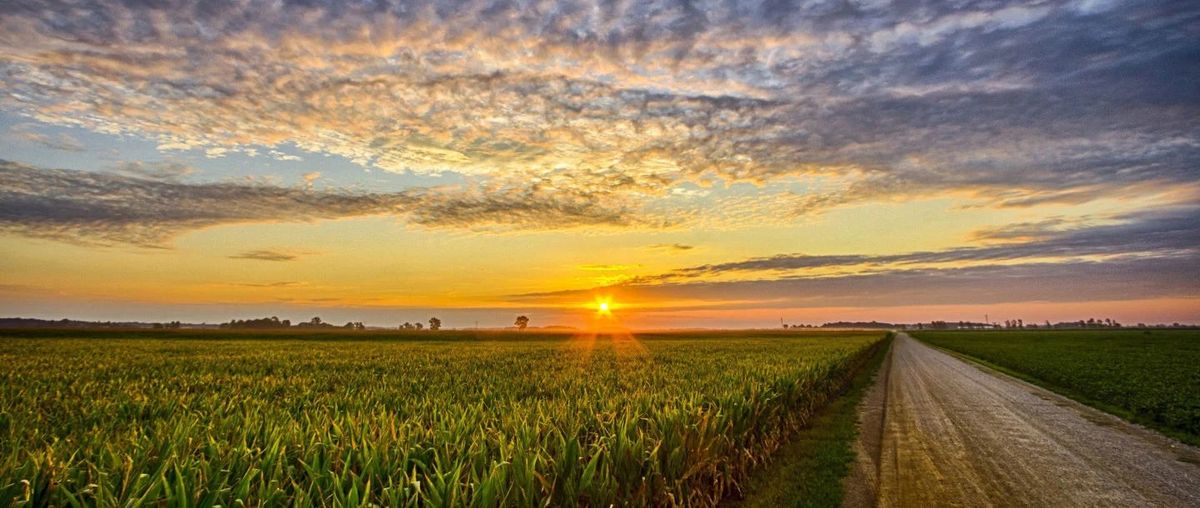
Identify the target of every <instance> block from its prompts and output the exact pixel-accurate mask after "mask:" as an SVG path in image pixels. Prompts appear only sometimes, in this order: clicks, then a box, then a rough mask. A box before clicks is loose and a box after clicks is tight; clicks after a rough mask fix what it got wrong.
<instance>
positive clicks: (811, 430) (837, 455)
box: [722, 336, 892, 508]
mask: <svg viewBox="0 0 1200 508" xmlns="http://www.w3.org/2000/svg"><path fill="white" fill-rule="evenodd" d="M891 345H892V337H891V336H889V337H888V338H887V339H885V340H884V341H883V342H881V343H880V344H879V346H878V347H877V348H876V350H875V352H874V353H873V354H872V355H871V357H870V358H869V359H868V360H867V361H866V362H865V363H864V364H863V365H862V366H861V367H860V368H859V369H858V371H857V372H856V373H855V374H854V376H853V377H852V378H850V380H849V381H848V383H847V384H846V387H845V389H844V392H843V393H842V394H841V395H840V396H839V397H837V398H835V399H833V401H832V402H830V403H829V405H827V406H826V407H825V408H824V409H823V410H822V411H821V412H820V413H819V414H818V416H817V417H816V418H814V419H813V420H812V423H811V425H809V426H808V427H806V428H804V429H803V430H801V431H800V432H799V433H797V434H796V435H794V436H793V437H792V439H791V440H790V441H789V442H788V443H787V444H786V445H784V446H783V447H782V448H780V449H779V450H778V451H777V452H776V453H775V454H774V455H773V456H772V458H771V460H772V462H771V463H770V464H768V465H766V466H765V467H764V468H763V469H762V470H760V471H758V472H757V473H756V474H754V475H753V476H751V477H750V480H749V481H748V482H747V483H746V485H745V489H744V491H745V492H746V496H745V497H744V498H742V499H727V500H726V501H725V502H724V503H722V506H726V507H731V508H760V507H762V508H767V507H772V508H773V507H784V506H790V507H839V506H841V505H842V498H843V495H844V492H843V490H842V479H843V478H845V477H846V475H847V474H849V473H850V468H851V466H852V464H853V462H854V459H855V456H854V448H853V446H854V440H855V439H856V438H857V437H858V432H859V429H858V405H859V402H860V401H861V400H862V398H863V396H864V394H865V393H866V392H867V389H868V388H870V386H871V385H872V383H873V382H874V381H875V376H876V373H878V372H879V368H880V366H881V365H882V364H883V361H884V359H885V358H886V357H887V353H888V350H889V349H890V348H891Z"/></svg>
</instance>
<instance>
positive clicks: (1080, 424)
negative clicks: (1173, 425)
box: [846, 334, 1200, 507]
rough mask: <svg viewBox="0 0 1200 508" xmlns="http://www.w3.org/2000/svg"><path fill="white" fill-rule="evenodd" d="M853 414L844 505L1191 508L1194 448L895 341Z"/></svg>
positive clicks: (1197, 498) (1199, 491) (1197, 491)
mask: <svg viewBox="0 0 1200 508" xmlns="http://www.w3.org/2000/svg"><path fill="white" fill-rule="evenodd" d="M860 418H861V425H862V435H861V436H860V439H859V443H858V444H857V448H858V455H859V460H858V463H857V464H856V470H855V471H854V472H853V473H852V474H851V476H850V477H849V479H848V480H847V485H846V487H847V496H846V503H847V505H853V506H862V505H864V504H871V503H872V501H873V502H874V504H876V505H878V506H888V507H890V506H903V507H909V506H913V507H916V506H920V507H926V506H1053V507H1063V506H1196V507H1200V465H1198V464H1200V450H1197V449H1196V448H1194V447H1189V446H1186V445H1183V444H1180V443H1179V442H1177V441H1175V440H1172V439H1168V438H1165V437H1163V436H1161V435H1159V434H1156V433H1154V432H1151V431H1148V430H1146V429H1143V428H1142V427H1139V426H1135V425H1131V424H1129V423H1126V422H1124V421H1123V420H1121V419H1119V418H1117V417H1115V416H1112V415H1109V414H1106V413H1103V412H1100V411H1097V410H1094V409H1092V408H1089V407H1086V406H1083V405H1081V404H1078V403H1076V402H1074V401H1071V400H1069V399H1066V398H1064V397H1061V396H1059V395H1056V394H1054V393H1051V392H1049V391H1046V390H1044V389H1041V388H1038V387H1036V386H1033V385H1030V384H1028V383H1025V382H1023V381H1019V380H1016V379H1014V378H1011V377H1009V376H1006V375H1004V374H1000V373H997V372H994V371H992V370H990V369H987V368H985V367H980V366H977V365H975V364H972V363H968V362H965V361H963V360H960V359H958V358H956V357H955V356H952V355H950V354H947V353H944V352H942V351H939V350H936V349H934V348H931V347H929V346H927V345H925V344H922V343H920V342H918V341H917V340H915V339H912V338H910V337H908V336H907V335H904V334H899V335H898V336H897V338H896V340H895V342H894V344H893V350H892V352H891V365H890V368H888V369H887V370H885V371H881V375H880V379H879V380H878V381H877V383H876V385H875V386H874V387H873V392H872V393H868V394H867V397H866V398H865V399H864V403H863V405H862V407H861V408H860Z"/></svg>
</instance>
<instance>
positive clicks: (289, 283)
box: [238, 280, 304, 288]
mask: <svg viewBox="0 0 1200 508" xmlns="http://www.w3.org/2000/svg"><path fill="white" fill-rule="evenodd" d="M303 284H304V283H303V282H296V281H290V280H289V281H279V282H243V283H240V284H238V286H244V287H251V288H284V287H293V286H300V285H303Z"/></svg>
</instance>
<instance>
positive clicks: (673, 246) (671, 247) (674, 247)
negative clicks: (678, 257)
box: [649, 243, 696, 252]
mask: <svg viewBox="0 0 1200 508" xmlns="http://www.w3.org/2000/svg"><path fill="white" fill-rule="evenodd" d="M649 248H651V249H654V250H663V251H673V252H681V251H689V250H692V249H695V248H696V246H695V245H687V244H682V243H656V244H654V245H651V246H650V247H649Z"/></svg>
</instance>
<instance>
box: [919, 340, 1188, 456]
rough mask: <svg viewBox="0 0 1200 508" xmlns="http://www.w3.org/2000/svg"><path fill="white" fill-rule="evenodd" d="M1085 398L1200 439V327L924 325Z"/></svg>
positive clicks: (958, 346) (959, 345)
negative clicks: (966, 328)
mask: <svg viewBox="0 0 1200 508" xmlns="http://www.w3.org/2000/svg"><path fill="white" fill-rule="evenodd" d="M914 335H915V336H917V337H918V338H919V339H921V340H923V341H926V342H928V343H930V344H933V345H935V346H939V347H943V348H946V349H950V350H953V351H958V352H960V353H964V354H966V355H969V356H972V357H975V358H979V359H981V360H984V361H987V362H989V363H992V364H995V365H998V366H1000V367H1003V368H1006V369H1009V370H1011V371H1014V372H1016V373H1018V374H1022V375H1025V376H1027V377H1029V378H1032V379H1033V380H1035V381H1037V382H1040V383H1042V384H1045V385H1047V386H1048V387H1050V388H1051V389H1056V390H1058V391H1061V392H1063V393H1065V394H1067V395H1068V396H1072V397H1075V398H1077V399H1080V400H1082V401H1083V402H1087V403H1091V404H1093V405H1096V406H1099V407H1101V408H1102V409H1106V410H1109V411H1112V412H1115V413H1117V414H1120V415H1121V416H1125V417H1127V418H1129V419H1131V420H1133V421H1136V422H1139V423H1144V424H1146V425H1149V426H1152V427H1155V428H1158V429H1160V430H1163V431H1165V432H1167V433H1169V434H1172V435H1175V436H1176V437H1179V438H1181V439H1183V440H1184V441H1188V442H1191V443H1193V444H1200V332H1198V331H1195V330H1072V331H1061V330H1047V331H984V332H978V331H976V332H918V333H915V334H914Z"/></svg>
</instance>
